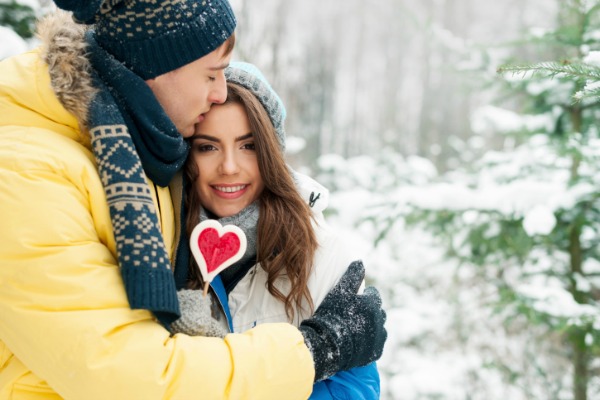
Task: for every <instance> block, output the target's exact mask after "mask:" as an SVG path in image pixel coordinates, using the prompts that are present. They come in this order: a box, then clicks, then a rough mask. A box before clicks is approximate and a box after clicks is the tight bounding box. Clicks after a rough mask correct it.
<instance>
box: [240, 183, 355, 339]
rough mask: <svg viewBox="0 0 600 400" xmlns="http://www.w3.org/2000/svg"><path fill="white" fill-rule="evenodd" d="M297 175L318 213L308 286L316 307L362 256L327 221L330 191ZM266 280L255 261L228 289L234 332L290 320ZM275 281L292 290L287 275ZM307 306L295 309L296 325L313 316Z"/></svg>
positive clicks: (303, 194) (309, 201) (307, 198)
mask: <svg viewBox="0 0 600 400" xmlns="http://www.w3.org/2000/svg"><path fill="white" fill-rule="evenodd" d="M294 178H295V179H296V185H297V188H298V190H299V191H300V195H301V196H302V198H304V199H305V200H306V202H307V203H308V204H309V205H310V206H311V209H312V211H313V213H314V216H315V223H314V226H315V233H316V236H317V242H318V244H319V247H318V248H317V251H316V254H315V262H314V267H313V271H312V275H311V277H310V278H309V281H308V288H309V290H310V293H311V295H312V299H313V303H314V306H315V309H316V308H317V307H318V305H319V304H320V303H321V302H322V301H323V299H324V298H325V296H326V295H327V293H329V291H330V290H331V288H332V287H333V286H334V285H335V283H336V282H337V281H338V280H339V279H340V277H341V276H342V275H343V274H344V272H345V271H346V269H348V266H349V265H350V263H351V262H352V261H356V260H358V259H360V257H359V255H358V254H357V252H356V251H355V250H353V249H352V246H350V245H349V243H348V242H347V241H346V240H344V235H343V232H338V231H336V230H334V229H333V228H332V227H330V226H329V225H328V224H327V223H326V221H325V218H324V216H323V210H324V209H325V208H326V207H327V204H328V201H329V191H328V190H327V189H326V188H325V187H323V186H322V185H321V184H319V183H318V182H316V181H315V180H313V179H311V178H309V177H308V176H306V175H302V174H300V173H297V172H296V173H294ZM266 282H267V273H266V272H265V270H264V269H262V268H261V267H260V264H256V265H254V266H253V267H252V268H251V269H250V271H248V273H247V274H246V275H245V276H244V277H243V278H242V279H241V280H240V282H238V284H237V285H236V286H235V288H234V289H233V290H232V291H231V292H230V293H229V296H228V300H229V310H230V312H231V318H232V323H233V330H234V332H244V331H246V330H248V329H250V328H252V327H254V326H256V325H260V324H262V323H266V322H288V321H287V315H286V313H285V307H284V304H283V302H281V301H280V300H278V299H276V298H275V297H273V296H272V295H271V294H270V293H269V291H268V290H267V289H266ZM276 285H277V288H278V289H279V290H280V291H281V292H282V293H284V294H286V293H289V281H288V280H287V279H285V277H282V278H280V279H279V281H278V282H277V283H276ZM304 308H305V312H304V313H303V314H302V313H300V310H294V321H293V324H294V325H296V326H298V325H299V324H300V322H301V321H302V320H304V319H306V318H307V317H309V316H310V315H308V307H304Z"/></svg>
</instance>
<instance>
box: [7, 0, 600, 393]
mask: <svg viewBox="0 0 600 400" xmlns="http://www.w3.org/2000/svg"><path fill="white" fill-rule="evenodd" d="M231 2H232V5H233V7H234V9H235V11H236V14H237V16H238V20H239V27H238V31H237V44H236V47H237V48H236V50H235V53H234V58H235V59H239V60H245V61H250V62H253V63H255V64H257V65H258V66H259V67H260V68H261V69H262V70H263V72H264V73H265V75H266V76H267V77H268V78H269V79H270V80H271V82H272V84H273V86H274V87H275V89H276V90H277V91H278V92H279V93H280V95H281V97H282V98H283V99H284V102H285V103H286V105H287V108H288V120H287V131H288V153H289V154H288V156H289V160H290V163H291V164H292V165H293V166H294V168H296V169H299V170H303V171H305V172H307V173H309V174H310V175H312V176H314V177H317V179H318V180H319V181H320V182H321V183H323V184H325V185H326V186H328V187H329V188H330V189H331V191H332V196H331V199H330V213H329V218H330V221H331V223H332V224H333V225H335V226H337V227H338V228H340V229H341V230H343V231H345V232H346V233H348V234H349V236H350V239H349V240H352V241H353V242H354V244H355V246H357V247H358V248H360V249H362V251H363V253H364V255H365V257H364V260H365V262H366V265H367V274H368V277H367V278H368V280H369V283H370V284H374V285H376V286H377V287H378V288H379V289H380V291H381V293H382V296H383V298H384V305H385V307H386V309H387V311H388V324H387V326H388V331H389V339H388V342H387V344H386V348H385V352H384V356H383V358H382V359H381V361H380V362H379V366H380V372H381V375H382V395H381V398H382V399H390V400H396V399H403V400H404V399H409V400H421V399H423V400H424V399H428V400H434V399H435V400H442V399H444V400H445V399H452V400H454V399H464V400H467V399H469V400H475V399H486V400H496V399H497V400H501V399H502V400H503V399H515V400H519V399H544V400H545V399H557V400H558V399H561V400H562V399H564V400H567V399H574V400H587V399H598V398H600V358H599V355H600V308H599V307H598V306H599V304H598V302H599V301H600V247H599V243H600V207H599V205H600V204H599V203H600V200H599V199H600V185H599V183H600V163H599V161H600V135H599V130H598V125H599V124H598V122H599V117H600V101H599V99H600V97H599V96H600V83H598V82H600V1H598V0H496V1H493V2H492V1H476V0H420V1H412V0H379V1H367V0H346V1H344V2H337V1H323V0H320V1H317V0H303V1H292V0H231ZM49 9H51V2H50V1H49V0H39V1H38V0H0V59H2V58H5V57H8V56H10V55H11V54H15V53H19V52H21V51H25V50H26V49H28V48H31V47H33V46H35V44H36V40H35V38H32V37H31V27H32V23H33V20H34V18H35V16H36V15H41V14H43V13H44V12H47V11H48V10H49Z"/></svg>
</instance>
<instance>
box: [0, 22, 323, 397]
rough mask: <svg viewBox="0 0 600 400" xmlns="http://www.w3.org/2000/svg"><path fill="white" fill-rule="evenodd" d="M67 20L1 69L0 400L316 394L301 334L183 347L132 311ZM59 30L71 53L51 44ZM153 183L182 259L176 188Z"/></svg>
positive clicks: (281, 331) (181, 340) (77, 46)
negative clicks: (87, 128) (89, 132)
mask: <svg viewBox="0 0 600 400" xmlns="http://www.w3.org/2000/svg"><path fill="white" fill-rule="evenodd" d="M69 24H70V25H73V26H74V24H72V22H71V20H70V19H69V18H65V16H64V15H62V14H58V15H57V16H53V17H51V18H50V19H49V20H48V21H47V23H46V25H45V28H44V30H43V31H42V40H43V46H42V49H41V50H35V51H32V52H29V53H26V54H23V55H19V56H16V57H13V58H10V59H7V60H4V61H2V62H0V399H58V398H66V399H86V400H88V399H111V400H117V399H143V400H147V399H293V398H298V399H302V398H304V399H305V398H307V397H308V396H309V395H310V392H311V390H312V383H313V377H314V370H313V361H312V357H311V354H310V352H309V351H308V349H307V347H306V346H305V345H304V341H303V338H302V335H301V334H300V332H299V331H298V330H297V329H296V328H295V327H293V326H292V325H289V324H264V325H261V326H259V327H257V328H255V329H252V330H250V331H248V332H246V333H244V334H230V335H228V336H227V337H226V338H225V339H224V340H222V339H215V338H205V337H190V336H186V335H180V334H178V335H175V336H173V337H171V336H170V335H169V332H168V331H167V330H165V329H164V328H163V327H162V326H161V325H160V324H159V323H157V322H156V321H155V320H154V318H153V316H152V314H151V313H150V312H148V311H146V310H131V309H130V308H129V303H128V301H127V296H126V293H125V289H124V286H123V283H122V280H121V276H120V271H119V267H118V263H117V261H116V259H117V256H116V246H115V238H114V236H113V233H112V227H111V220H110V215H109V210H108V205H107V203H106V198H105V195H104V190H103V187H102V183H101V181H100V177H99V176H98V173H97V169H96V165H95V161H94V157H93V155H92V152H91V149H90V145H89V140H88V139H87V137H86V134H85V133H83V132H85V129H83V130H82V129H80V126H85V112H86V110H87V107H86V105H87V104H88V103H87V102H89V98H90V95H91V93H92V89H91V85H90V82H89V80H88V77H87V75H86V74H85V73H84V71H83V70H82V68H83V69H85V67H86V64H85V63H86V61H85V58H84V57H81V53H80V52H81V51H82V50H81V49H82V48H83V47H82V45H81V43H80V42H78V40H80V38H81V32H79V31H78V29H80V28H78V27H73V28H72V32H70V31H69V29H71V28H69V26H70V25H69ZM58 31H60V32H63V34H64V32H65V31H66V32H67V33H69V32H70V35H66V36H65V37H62V40H66V41H67V42H68V41H73V43H69V45H68V46H56V45H53V44H51V43H55V44H56V43H59V41H55V40H54V39H55V38H56V35H57V32H58ZM53 41H54V42H53ZM49 43H50V44H49ZM59 44H60V43H59ZM56 47H60V48H64V49H67V50H64V51H65V54H61V51H63V50H60V51H58V54H55V53H56V52H57V51H56ZM77 52H79V53H77ZM48 64H49V65H50V67H48ZM51 77H52V78H51ZM59 99H60V100H59ZM67 109H69V111H67ZM150 186H151V187H152V188H154V194H155V206H156V208H157V210H158V212H159V220H160V223H161V228H162V233H163V236H164V240H165V244H166V246H167V249H168V250H169V252H170V254H171V255H172V254H173V252H174V248H175V243H174V242H175V239H174V238H175V228H174V227H175V220H174V214H175V213H174V212H173V208H172V201H171V197H170V193H169V189H168V188H160V187H157V186H155V185H152V184H150Z"/></svg>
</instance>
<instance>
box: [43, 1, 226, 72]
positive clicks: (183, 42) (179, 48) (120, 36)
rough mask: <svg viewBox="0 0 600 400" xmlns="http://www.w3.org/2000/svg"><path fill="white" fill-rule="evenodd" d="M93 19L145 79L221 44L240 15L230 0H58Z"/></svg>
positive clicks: (78, 16)
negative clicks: (228, 0)
mask: <svg viewBox="0 0 600 400" xmlns="http://www.w3.org/2000/svg"><path fill="white" fill-rule="evenodd" d="M54 2H55V3H56V5H57V6H58V7H59V8H61V9H63V10H67V11H72V12H73V17H74V19H75V20H76V21H77V22H79V23H83V24H88V25H93V30H94V35H95V39H96V41H97V42H98V44H99V45H100V46H101V47H102V48H104V50H106V51H107V52H108V53H110V54H111V55H113V56H114V57H115V58H116V59H117V60H119V61H121V62H122V63H123V64H124V65H125V66H126V67H127V68H129V69H130V70H131V71H133V72H134V73H136V74H137V75H138V76H140V77H141V78H142V79H152V78H155V77H157V76H159V75H162V74H164V73H167V72H169V71H173V70H175V69H177V68H179V67H182V66H184V65H186V64H189V63H191V62H193V61H195V60H197V59H199V58H201V57H203V56H205V55H207V54H209V53H210V52H212V51H213V50H215V49H217V48H219V46H221V44H223V42H225V41H226V40H227V39H228V38H229V37H230V36H231V34H232V33H233V31H234V29H235V26H236V20H235V16H234V14H233V11H232V10H231V6H230V5H229V3H228V2H227V0H160V1H157V0H54Z"/></svg>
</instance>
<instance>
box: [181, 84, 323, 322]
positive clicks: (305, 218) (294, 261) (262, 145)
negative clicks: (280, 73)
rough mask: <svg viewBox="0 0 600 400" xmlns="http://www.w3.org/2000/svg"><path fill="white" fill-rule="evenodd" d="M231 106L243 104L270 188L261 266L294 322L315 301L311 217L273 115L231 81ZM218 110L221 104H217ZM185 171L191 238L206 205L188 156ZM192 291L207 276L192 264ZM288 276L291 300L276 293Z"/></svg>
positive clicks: (264, 202)
mask: <svg viewBox="0 0 600 400" xmlns="http://www.w3.org/2000/svg"><path fill="white" fill-rule="evenodd" d="M227 103H239V104H241V105H242V106H243V107H244V109H245V110H246V114H247V115H248V120H249V122H250V129H251V130H252V133H253V137H254V146H255V149H256V157H257V161H258V168H259V171H260V175H261V177H262V180H263V182H264V185H265V188H264V190H263V192H262V194H261V195H260V197H259V202H260V216H259V220H258V240H257V247H258V248H257V253H256V254H257V262H259V263H260V265H261V267H262V268H263V269H264V270H265V271H266V272H267V290H268V291H269V293H270V294H271V295H272V296H274V297H275V298H276V299H278V300H280V301H282V302H283V303H284V305H285V311H286V314H287V316H288V318H289V320H290V321H292V320H293V319H294V306H296V307H297V308H298V310H300V311H306V310H304V308H305V307H303V304H302V302H303V300H305V301H306V304H308V309H309V310H308V311H309V312H311V313H312V311H313V309H314V303H313V300H312V297H311V295H310V292H309V290H308V278H309V276H310V273H311V271H312V268H313V259H314V255H315V252H316V249H317V246H318V243H317V239H316V235H315V232H314V229H313V226H312V213H311V210H310V208H309V206H308V204H306V202H305V201H304V200H303V199H302V197H301V196H300V194H299V192H298V190H297V188H296V186H295V184H294V179H293V177H292V174H291V172H290V170H289V169H288V167H287V165H286V163H285V159H284V155H283V151H282V149H281V147H280V146H279V142H278V141H277V137H276V133H275V128H274V127H273V124H272V123H271V120H270V119H269V116H268V114H267V112H266V111H265V109H264V108H263V106H262V105H261V103H260V102H259V101H258V99H257V98H256V97H255V96H254V94H253V93H252V92H250V91H249V90H248V89H246V88H244V87H243V86H240V85H237V84H234V83H231V82H228V83H227V100H226V102H225V104H227ZM213 107H218V105H216V106H213ZM185 173H186V174H187V178H188V180H189V182H190V185H188V186H187V189H186V209H187V210H188V212H187V216H186V231H187V234H188V237H189V235H191V232H192V229H194V227H195V226H196V225H197V224H198V222H199V219H200V215H199V213H198V212H197V210H200V207H201V204H200V199H199V197H198V193H197V190H196V188H195V187H194V183H195V182H196V180H197V179H198V176H199V173H200V172H199V171H198V167H197V166H196V164H195V163H194V162H193V159H192V157H189V158H188V162H187V163H186V167H185ZM190 263H191V265H190V267H191V268H190V278H191V282H190V287H193V288H200V287H201V286H202V277H201V275H200V273H199V271H198V268H197V267H196V266H195V261H194V260H190ZM279 278H286V279H288V280H289V282H290V292H289V294H288V295H287V296H286V295H285V294H284V293H282V292H281V291H280V290H279V289H277V287H276V285H275V282H276V281H277V280H278V279H279Z"/></svg>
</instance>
